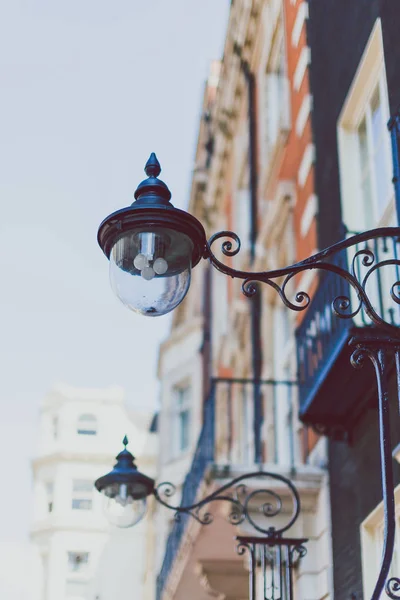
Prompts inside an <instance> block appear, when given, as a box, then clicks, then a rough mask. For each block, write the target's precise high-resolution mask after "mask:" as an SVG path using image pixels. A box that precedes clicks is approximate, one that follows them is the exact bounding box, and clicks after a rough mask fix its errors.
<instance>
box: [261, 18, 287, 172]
mask: <svg viewBox="0 0 400 600" xmlns="http://www.w3.org/2000/svg"><path fill="white" fill-rule="evenodd" d="M262 123H263V130H264V135H263V138H264V139H263V145H264V155H265V158H266V162H267V163H268V162H269V161H270V160H271V159H272V157H273V154H274V151H275V148H276V145H277V143H278V141H279V139H280V136H281V134H284V136H286V135H287V134H288V131H289V128H290V123H289V85H288V79H287V77H286V54H285V43H284V36H283V27H282V22H281V20H279V21H278V25H277V28H276V31H275V34H274V39H273V42H272V48H271V52H270V55H269V58H268V63H267V67H266V73H265V77H264V89H263V118H262Z"/></svg>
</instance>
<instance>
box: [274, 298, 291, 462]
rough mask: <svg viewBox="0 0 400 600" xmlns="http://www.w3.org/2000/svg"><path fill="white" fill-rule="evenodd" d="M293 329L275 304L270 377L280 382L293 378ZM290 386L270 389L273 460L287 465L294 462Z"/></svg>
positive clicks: (280, 308)
mask: <svg viewBox="0 0 400 600" xmlns="http://www.w3.org/2000/svg"><path fill="white" fill-rule="evenodd" d="M293 344H294V337H293V326H292V322H291V314H290V311H287V310H286V309H285V308H284V307H281V306H280V305H276V306H275V309H274V312H273V352H274V354H273V373H274V376H273V378H274V379H275V380H276V381H280V382H284V381H291V380H292V379H293V376H292V373H293V366H294V365H293V349H294V346H293ZM292 393H293V390H292V388H291V386H290V385H287V384H284V383H281V384H280V385H275V386H274V387H273V410H272V416H273V421H274V427H273V429H274V461H275V462H276V463H277V464H281V465H290V464H292V462H293V460H294V431H293V429H294V423H293V414H294V407H293V403H294V398H293V395H292Z"/></svg>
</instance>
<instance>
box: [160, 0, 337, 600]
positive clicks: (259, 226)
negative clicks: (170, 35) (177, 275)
mask: <svg viewBox="0 0 400 600" xmlns="http://www.w3.org/2000/svg"><path fill="white" fill-rule="evenodd" d="M300 4H302V3H293V2H291V1H287V2H282V1H281V0H276V1H248V2H235V3H232V7H231V11H230V16H229V23H228V29H227V35H226V41H225V48H224V55H223V60H222V61H221V63H215V64H213V65H212V70H211V75H210V79H209V82H208V85H207V86H206V90H205V96H204V102H203V116H202V118H201V121H200V128H199V137H198V144H197V150H196V157H195V165H194V170H193V178H192V186H191V193H190V201H189V211H190V212H191V213H192V214H194V215H195V216H196V217H198V218H199V219H200V220H201V221H202V223H203V224H205V226H206V230H207V233H208V234H209V235H211V234H212V233H214V232H216V231H220V230H232V231H235V232H236V233H237V234H238V235H239V237H240V240H241V251H240V252H239V253H238V254H237V255H236V256H232V257H231V258H225V257H223V260H224V261H225V262H227V263H228V264H229V265H231V266H234V267H235V268H239V269H253V270H266V269H274V268H279V267H281V266H283V265H286V264H289V263H291V262H295V261H297V260H301V259H303V258H305V257H306V256H308V255H309V254H310V253H312V252H313V251H316V249H317V229H316V215H317V213H318V198H317V197H316V194H315V185H314V145H313V134H312V126H311V108H312V99H311V93H310V87H309V71H308V67H309V48H308V45H307V35H306V20H307V10H306V9H305V7H304V5H303V6H301V7H300ZM234 243H235V242H233V244H234ZM217 245H218V242H216V244H215V248H214V247H213V250H214V249H215V251H216V252H217ZM193 279H194V281H193V284H192V286H191V290H190V292H189V294H188V297H187V299H186V300H185V301H184V302H183V303H182V305H181V306H180V307H179V308H178V309H177V310H176V311H175V314H174V321H173V325H172V330H171V335H170V337H169V338H168V340H166V342H165V343H164V344H163V345H162V347H161V349H160V360H159V377H160V380H161V384H162V409H161V414H160V431H159V435H160V448H161V453H160V462H159V475H158V480H159V481H164V480H167V481H172V482H173V483H174V484H176V485H177V488H178V489H177V498H178V500H179V499H181V501H182V503H183V504H185V505H187V504H192V503H194V502H195V501H198V500H200V499H201V498H202V497H204V496H205V495H207V494H209V493H210V492H212V491H213V490H215V489H217V488H218V487H219V486H220V485H222V484H224V483H226V482H227V481H228V480H230V479H233V478H234V477H237V476H240V475H243V474H244V473H246V472H251V471H255V470H261V469H263V470H266V471H270V472H274V473H278V474H282V475H284V476H288V477H291V478H292V479H293V481H294V482H295V484H296V486H297V488H298V489H299V493H300V497H301V502H302V512H301V516H300V518H299V520H298V522H297V523H296V526H295V527H293V528H292V530H290V532H289V534H291V535H292V536H295V537H306V538H308V539H309V542H308V554H307V556H306V557H305V558H304V559H303V560H302V561H301V562H300V563H299V565H298V566H297V567H296V571H295V586H296V590H297V593H298V597H301V598H309V599H311V598H312V599H314V598H315V599H317V598H326V597H329V596H332V595H333V588H332V558H331V531H330V516H329V493H328V489H329V488H328V475H327V470H326V462H327V445H326V440H325V439H322V438H319V437H318V436H317V435H315V434H314V433H313V432H312V431H311V430H309V428H308V427H304V426H303V425H302V423H301V422H300V421H299V419H298V413H299V407H298V381H297V362H296V341H295V330H296V328H297V327H298V326H299V324H300V322H301V317H299V316H298V315H296V314H295V313H291V312H290V311H287V310H286V309H285V308H284V307H282V306H281V304H280V301H279V298H277V296H276V294H275V292H274V290H272V289H261V288H260V289H259V290H258V292H257V293H256V294H255V296H254V297H252V298H251V299H250V300H249V299H247V298H246V297H244V295H243V294H242V289H241V282H238V281H236V280H231V279H229V278H227V277H225V276H223V275H221V274H219V273H218V272H217V271H215V270H211V269H210V268H209V266H208V265H207V264H206V263H204V264H203V265H199V266H197V267H196V270H195V271H194V273H193ZM293 283H294V282H293ZM317 283H318V279H317V277H316V276H312V277H310V276H309V275H307V276H305V277H304V278H303V279H302V280H301V281H300V283H299V282H296V284H299V285H300V286H301V289H302V290H305V291H308V292H309V293H310V294H311V293H312V291H313V290H315V289H316V286H317ZM291 289H293V290H294V286H292V285H291ZM171 432H173V434H172V435H171ZM259 484H260V482H259V481H257V479H255V481H254V485H255V486H257V485H259ZM250 489H251V488H250ZM275 492H276V493H281V492H282V490H281V489H280V488H279V486H278V488H276V489H275ZM254 510H255V509H254ZM212 512H213V513H214V515H213V516H214V522H213V524H212V525H210V526H203V527H201V526H200V525H199V523H197V522H196V520H195V519H190V518H189V517H188V516H186V515H184V516H183V517H182V519H180V521H179V522H178V523H176V522H174V521H173V520H171V514H167V513H166V511H165V509H163V508H162V507H161V508H159V509H157V510H156V519H157V522H158V523H159V526H158V531H160V532H162V535H161V536H160V537H161V538H163V539H165V545H164V544H160V548H159V551H158V556H157V559H156V565H155V572H156V573H157V572H158V573H159V575H158V581H157V596H156V597H157V599H158V600H166V599H168V600H172V599H176V600H178V599H181V598H182V599H183V598H187V597H188V595H189V594H190V597H191V598H195V599H198V600H203V599H204V600H205V599H206V598H208V597H209V596H214V597H220V598H228V599H230V600H234V599H237V600H244V599H245V598H247V597H248V570H247V563H246V558H245V559H244V558H243V557H240V556H238V555H237V553H236V550H235V543H234V541H233V536H234V535H235V534H236V535H237V534H238V533H243V532H244V533H246V530H245V529H243V528H240V527H239V528H236V529H235V528H234V529H232V526H231V525H230V524H227V523H226V519H225V518H224V516H223V514H222V513H223V508H222V507H221V508H220V509H219V508H218V507H217V508H215V509H214V510H212ZM225 516H226V515H225ZM279 593H280V590H278V589H276V590H274V591H273V594H275V595H277V594H279ZM274 597H275V596H274Z"/></svg>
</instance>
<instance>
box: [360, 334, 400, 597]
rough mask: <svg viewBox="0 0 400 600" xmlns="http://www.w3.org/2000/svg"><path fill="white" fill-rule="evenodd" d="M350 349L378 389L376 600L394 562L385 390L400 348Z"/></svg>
mask: <svg viewBox="0 0 400 600" xmlns="http://www.w3.org/2000/svg"><path fill="white" fill-rule="evenodd" d="M351 343H352V345H355V346H356V350H355V351H354V352H353V354H352V357H351V360H352V364H353V366H354V367H356V368H360V367H362V366H363V364H364V362H365V358H369V360H370V361H371V362H372V364H373V366H374V369H375V373H376V381H377V386H378V410H379V442H380V457H381V475H382V492H383V508H384V540H383V551H382V561H381V568H380V571H379V576H378V579H377V581H376V584H375V588H374V592H373V594H372V596H371V600H379V599H380V598H381V594H382V591H383V589H384V587H385V582H386V578H387V576H388V573H389V570H390V565H391V562H392V558H393V549H394V540H395V531H396V519H395V501H394V481H393V465H392V460H393V459H392V443H391V439H390V414H389V388H388V372H389V365H388V356H387V354H388V350H389V349H390V348H391V347H392V349H393V350H394V351H395V352H396V351H397V350H398V347H399V341H396V342H393V341H391V340H383V339H382V338H381V339H379V337H378V338H375V339H366V340H357V339H355V340H352V342H351Z"/></svg>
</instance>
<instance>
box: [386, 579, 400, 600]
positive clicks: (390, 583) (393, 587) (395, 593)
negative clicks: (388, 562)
mask: <svg viewBox="0 0 400 600" xmlns="http://www.w3.org/2000/svg"><path fill="white" fill-rule="evenodd" d="M385 592H386V594H387V595H388V596H389V598H392V600H398V599H399V598H400V579H399V578H398V577H391V578H390V579H388V580H387V582H386V586H385Z"/></svg>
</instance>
